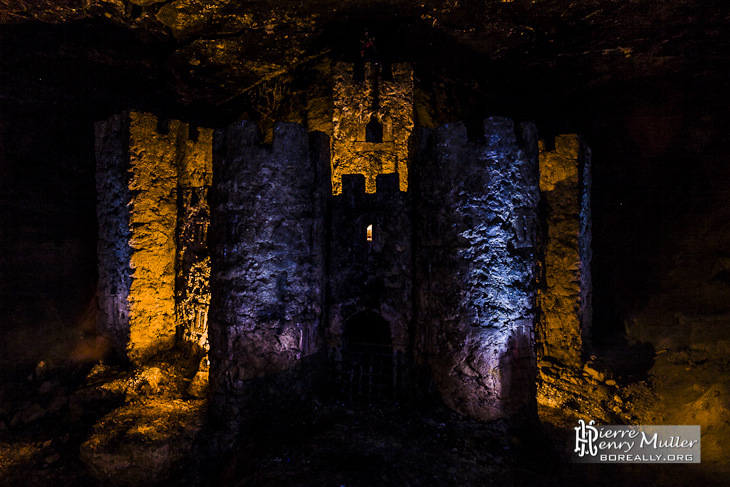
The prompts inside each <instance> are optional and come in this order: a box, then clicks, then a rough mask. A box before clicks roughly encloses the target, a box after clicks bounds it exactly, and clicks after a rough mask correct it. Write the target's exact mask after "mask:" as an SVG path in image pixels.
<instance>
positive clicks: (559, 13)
mask: <svg viewBox="0 0 730 487" xmlns="http://www.w3.org/2000/svg"><path fill="white" fill-rule="evenodd" d="M0 22H1V24H2V25H0V36H1V37H0V40H2V44H3V45H2V47H0V49H2V55H3V58H4V59H3V60H0V63H2V64H3V66H2V68H3V71H4V72H5V74H4V75H3V76H5V77H6V79H5V83H4V86H11V85H12V86H14V88H13V89H12V90H9V89H7V88H4V91H6V93H3V96H5V97H9V96H20V97H22V96H23V89H25V90H33V89H34V87H37V85H38V84H39V83H41V78H42V77H43V75H44V73H42V72H41V71H39V70H40V69H41V68H40V66H51V68H48V69H51V70H53V66H55V71H54V72H55V73H58V72H59V71H60V72H62V73H63V75H62V76H60V78H61V81H62V83H61V84H63V83H66V84H67V85H69V86H72V85H79V84H80V85H88V86H89V87H90V88H89V89H90V92H89V93H87V96H91V97H93V96H98V97H103V96H105V92H104V90H105V88H103V86H104V85H105V86H106V90H110V89H112V90H113V89H114V87H115V86H121V85H123V84H124V79H125V77H131V76H134V77H136V78H137V79H143V80H144V79H147V80H149V81H150V84H151V85H153V86H156V88H155V89H157V90H158V91H159V92H160V93H164V94H165V96H169V97H170V98H171V99H174V100H175V103H180V104H182V105H190V104H196V103H204V104H207V105H210V106H221V105H224V104H226V103H228V102H229V101H230V100H232V99H235V97H237V96H239V95H240V94H242V93H245V92H246V91H247V90H249V89H250V88H251V87H252V86H256V84H257V83H260V82H262V81H266V80H268V79H272V78H274V77H276V76H279V75H281V74H283V73H287V72H290V71H292V70H293V69H296V68H297V67H298V66H301V65H302V64H304V63H307V62H310V61H312V60H316V59H319V58H323V57H330V58H333V59H344V60H347V59H352V58H354V56H356V55H357V54H356V53H357V52H358V49H359V38H360V37H361V34H362V31H363V29H364V28H365V27H368V28H369V29H370V30H371V33H372V34H373V35H374V36H375V39H376V44H377V46H378V49H379V51H380V52H381V54H382V55H383V56H386V57H388V58H389V59H390V60H393V61H401V60H402V61H409V62H412V63H414V64H415V65H416V66H417V67H421V68H424V67H425V68H427V69H430V70H431V71H440V72H444V73H448V76H449V77H451V78H452V79H455V80H464V82H470V83H472V84H479V83H481V84H489V83H491V84H492V85H493V86H500V85H502V86H512V87H515V86H524V87H526V88H528V89H529V88H530V87H531V85H536V84H540V85H541V86H542V87H543V90H545V91H550V90H551V89H553V90H557V91H560V92H562V93H567V92H570V91H574V90H578V89H585V88H586V87H600V86H602V85H605V84H607V83H611V82H616V81H622V80H631V79H641V78H651V77H659V76H666V75H673V74H675V75H676V74H681V75H682V76H691V77H698V76H699V77H701V78H702V79H708V78H713V77H717V76H720V75H721V74H720V71H723V72H724V70H725V68H724V65H725V64H726V63H727V62H728V61H730V35H729V34H730V9H728V7H727V4H726V2H725V1H723V0H720V1H703V2H698V1H694V0H663V1H661V0H622V1H615V0H578V1H568V0H535V1H522V0H513V1H508V0H491V1H485V0H482V1H463V0H446V1H433V0H422V1H420V2H413V1H410V0H388V1H372V0H325V1H306V0H301V1H281V0H277V1H272V0H248V1H245V2H244V1H233V0H222V1H213V0H172V1H164V0H163V1H156V0H130V1H124V0H42V1H26V0H4V1H3V2H1V3H0ZM89 66H91V67H92V68H91V69H90V68H89ZM97 68H99V69H97ZM105 70H106V71H105ZM104 72H108V73H112V74H108V75H107V77H106V78H105V77H104V75H103V74H99V73H104ZM78 73H83V74H78ZM95 76H96V77H98V79H97V80H96V81H97V84H98V85H103V86H102V87H94V85H93V81H94V80H93V78H94V77H95ZM8 77H10V79H8ZM89 77H91V78H92V79H91V80H90V79H89ZM20 85H22V86H23V88H19V86H20ZM546 86H547V87H548V88H545V87H546ZM550 87H552V88H550ZM96 91H98V93H96ZM11 92H12V93H11ZM62 95H63V94H62V93H52V94H49V97H57V96H62Z"/></svg>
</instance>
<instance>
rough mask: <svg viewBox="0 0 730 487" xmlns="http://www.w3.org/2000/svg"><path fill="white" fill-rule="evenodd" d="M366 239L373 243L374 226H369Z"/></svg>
mask: <svg viewBox="0 0 730 487" xmlns="http://www.w3.org/2000/svg"><path fill="white" fill-rule="evenodd" d="M365 239H366V240H367V241H368V242H372V241H373V226H372V225H368V228H367V230H366V231H365Z"/></svg>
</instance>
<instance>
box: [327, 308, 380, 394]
mask: <svg viewBox="0 0 730 487" xmlns="http://www.w3.org/2000/svg"><path fill="white" fill-rule="evenodd" d="M338 372H339V374H338V375H339V381H338V382H339V383H340V391H341V392H342V394H343V396H344V397H345V399H347V400H350V401H353V402H355V401H357V402H365V403H370V402H372V401H374V400H377V399H380V398H392V397H393V341H392V339H391V336H390V325H389V324H388V322H387V321H386V320H385V319H383V317H382V316H380V315H378V314H377V313H373V312H372V311H364V312H362V313H358V314H356V315H354V316H353V317H351V318H350V319H349V320H347V322H345V327H344V333H343V334H342V361H341V362H340V363H339V367H338Z"/></svg>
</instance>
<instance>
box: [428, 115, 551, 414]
mask: <svg viewBox="0 0 730 487" xmlns="http://www.w3.org/2000/svg"><path fill="white" fill-rule="evenodd" d="M483 134H484V135H483V137H482V138H480V139H479V140H476V141H469V140H467V131H466V127H465V126H464V125H463V124H460V123H457V124H449V125H445V126H442V127H440V128H438V129H437V130H436V131H435V132H431V131H427V130H422V131H421V132H420V134H419V135H420V142H419V144H420V145H419V148H420V150H419V158H418V168H419V169H418V173H417V175H416V176H415V178H414V179H415V185H414V186H415V187H414V190H415V191H417V192H418V199H417V202H416V208H418V211H419V221H418V223H417V225H416V244H417V249H416V252H417V257H416V259H417V260H416V284H415V285H416V287H417V291H416V299H417V309H418V316H417V320H416V322H417V327H418V328H417V342H416V349H417V350H420V354H419V357H418V360H419V362H420V363H423V364H424V365H426V367H427V368H428V370H429V372H430V376H431V380H432V381H433V382H434V384H435V386H436V388H437V389H438V391H439V393H440V395H441V397H442V398H443V400H444V402H445V403H446V404H447V405H449V406H450V407H452V408H453V409H455V410H457V411H459V412H461V413H463V414H466V415H468V416H471V417H475V418H479V419H496V418H500V417H506V416H510V415H512V414H514V413H515V412H517V411H521V410H523V409H525V408H527V409H530V408H534V405H535V399H534V398H535V363H534V351H533V347H534V341H533V340H534V339H533V325H534V322H535V319H536V295H535V293H536V290H535V280H534V277H535V276H534V274H535V266H536V262H537V253H536V235H537V204H538V198H539V193H538V172H537V140H536V131H535V128H534V126H533V125H531V124H523V125H521V126H520V127H518V128H517V130H516V131H515V127H514V126H513V123H512V121H511V120H509V119H504V118H497V117H493V118H488V119H486V120H485V121H484V130H483Z"/></svg>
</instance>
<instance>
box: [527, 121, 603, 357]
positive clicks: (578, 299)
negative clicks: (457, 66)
mask: <svg viewBox="0 0 730 487" xmlns="http://www.w3.org/2000/svg"><path fill="white" fill-rule="evenodd" d="M590 162H591V152H590V149H589V148H588V147H587V146H586V145H585V144H584V143H582V142H581V140H580V138H579V137H578V136H577V135H560V136H558V137H556V138H555V149H554V150H551V151H545V150H543V151H541V153H540V191H541V192H542V194H543V198H544V200H545V204H546V221H545V225H546V228H547V232H546V237H547V239H546V241H545V242H544V250H543V251H544V255H545V257H544V261H545V268H544V279H545V284H544V286H543V289H542V290H541V292H540V307H541V310H542V315H541V319H540V322H539V324H538V327H537V333H538V335H537V338H538V340H537V343H538V345H539V346H538V348H537V356H538V359H545V358H547V359H553V360H557V361H559V362H561V363H562V364H564V365H572V366H581V365H582V361H583V359H584V358H585V355H586V352H587V351H588V340H589V338H590V325H591V321H592V305H591V304H592V303H591V301H592V295H591V291H592V286H591V273H590V261H591V212H590V186H591V179H590Z"/></svg>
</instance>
